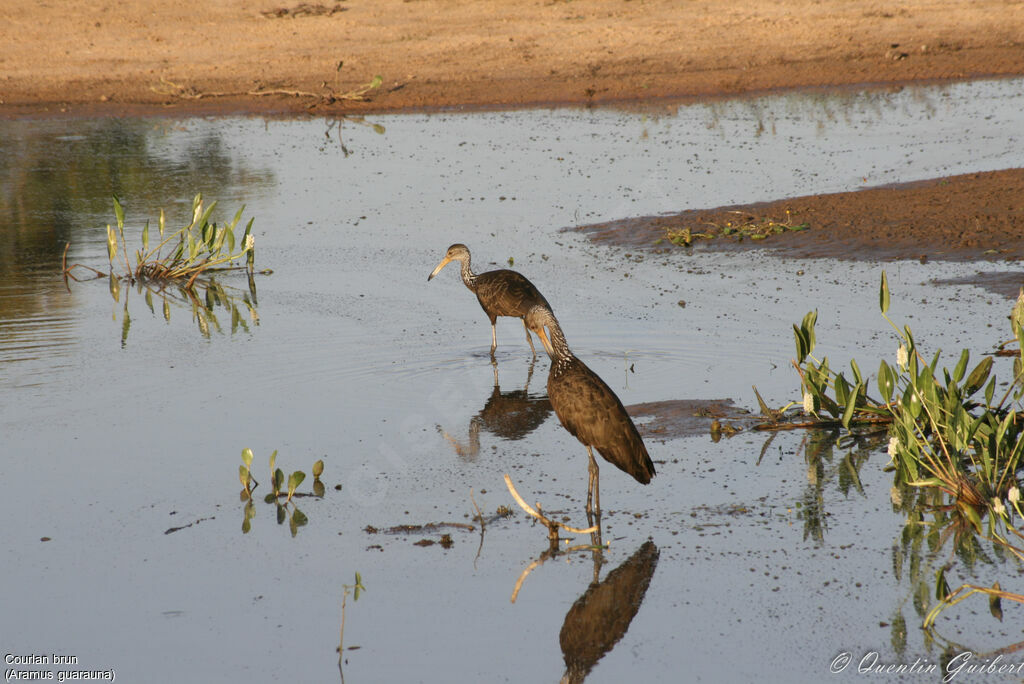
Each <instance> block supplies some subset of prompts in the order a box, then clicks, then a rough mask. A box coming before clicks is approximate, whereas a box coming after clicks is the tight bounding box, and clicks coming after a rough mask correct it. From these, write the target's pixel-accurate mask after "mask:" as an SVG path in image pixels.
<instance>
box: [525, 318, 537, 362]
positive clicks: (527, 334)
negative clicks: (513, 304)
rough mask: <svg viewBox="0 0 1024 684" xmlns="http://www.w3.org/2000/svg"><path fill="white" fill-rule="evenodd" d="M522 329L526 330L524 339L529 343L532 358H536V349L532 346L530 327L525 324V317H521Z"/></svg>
mask: <svg viewBox="0 0 1024 684" xmlns="http://www.w3.org/2000/svg"><path fill="white" fill-rule="evenodd" d="M523 329H524V330H526V341H527V342H529V343H530V351H532V352H533V358H537V350H536V349H535V348H534V346H533V338H532V337H530V328H529V327H527V325H526V319H525V318H524V319H523Z"/></svg>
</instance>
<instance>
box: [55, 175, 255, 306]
mask: <svg viewBox="0 0 1024 684" xmlns="http://www.w3.org/2000/svg"><path fill="white" fill-rule="evenodd" d="M216 206H217V203H216V202H213V203H211V204H210V205H209V206H208V207H206V208H205V209H204V208H203V196H202V194H201V193H200V194H197V195H196V196H195V198H194V199H193V200H192V221H191V223H189V224H188V225H187V226H185V227H184V228H181V229H179V230H177V231H174V232H172V233H168V232H167V231H166V217H165V216H164V211H163V209H161V210H160V218H159V220H158V223H157V230H158V231H159V238H158V239H157V241H156V244H155V245H154V246H153V247H150V236H149V221H148V220H147V221H146V224H145V225H144V226H143V228H142V232H141V236H140V240H141V243H142V249H140V250H136V251H135V265H134V266H133V265H132V263H131V257H130V256H129V253H128V241H127V240H126V239H125V234H124V208H123V207H122V206H121V202H120V200H118V199H117V197H114V216H115V217H116V219H117V228H116V229H115V228H114V227H113V226H111V225H110V224H107V258H108V260H109V262H110V278H111V279H117V280H121V281H126V282H129V283H135V282H139V281H142V282H151V283H160V284H166V283H178V284H182V285H183V286H184V287H186V288H190V287H192V285H193V284H194V283H195V282H196V279H197V278H198V277H199V276H200V275H202V274H203V273H209V272H213V271H227V270H238V269H242V268H245V269H247V270H248V271H249V272H250V273H251V272H252V271H253V267H254V262H255V240H254V238H253V236H252V224H253V221H255V218H251V219H249V223H247V224H246V226H245V232H244V233H243V234H242V235H241V237H240V238H239V239H238V240H237V241H236V239H235V228H236V227H237V226H238V222H239V221H240V220H241V218H242V212H243V211H245V206H244V205H243V206H242V208H241V209H239V210H238V212H237V213H236V214H235V217H234V218H233V219H232V220H231V221H230V222H229V223H227V224H225V225H223V226H220V227H218V226H217V224H216V223H211V222H210V214H211V213H212V212H213V209H214V207H216ZM236 245H237V246H239V247H240V249H239V250H238V251H237V252H236V251H235V247H236ZM69 246H70V244H69ZM64 253H65V262H64V275H65V276H67V277H71V278H72V279H74V280H77V278H75V277H74V274H73V271H74V269H75V268H85V269H88V270H90V271H93V272H94V273H95V274H96V275H97V276H98V277H104V276H106V275H107V274H106V273H102V272H100V271H97V270H96V269H94V268H91V267H89V266H84V265H82V264H73V265H72V266H68V265H67V246H66V247H65V249H64ZM119 254H120V255H121V256H123V258H124V266H125V270H124V271H123V272H122V273H120V274H117V273H115V269H116V268H119V266H115V261H118V256H119ZM243 258H244V259H245V265H244V266H238V265H235V262H236V261H240V260H241V259H243ZM112 287H113V286H112Z"/></svg>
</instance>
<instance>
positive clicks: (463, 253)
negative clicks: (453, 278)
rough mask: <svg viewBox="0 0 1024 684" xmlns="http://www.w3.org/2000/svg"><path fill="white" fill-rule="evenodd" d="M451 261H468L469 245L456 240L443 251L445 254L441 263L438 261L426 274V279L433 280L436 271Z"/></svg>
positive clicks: (439, 270) (438, 271)
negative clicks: (428, 273)
mask: <svg viewBox="0 0 1024 684" xmlns="http://www.w3.org/2000/svg"><path fill="white" fill-rule="evenodd" d="M451 261H462V262H468V261H469V247H466V245H464V244H462V243H459V242H457V243H455V244H454V245H452V246H451V247H449V248H448V251H447V252H445V254H444V259H441V263H439V264H438V265H437V267H436V268H435V269H434V270H433V271H431V272H430V275H428V276H427V280H428V281H430V280H433V279H434V276H436V275H437V274H438V273H440V272H441V269H442V268H444V267H445V266H447V265H448V263H449V262H451Z"/></svg>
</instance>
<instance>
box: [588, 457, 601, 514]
mask: <svg viewBox="0 0 1024 684" xmlns="http://www.w3.org/2000/svg"><path fill="white" fill-rule="evenodd" d="M587 456H588V457H590V463H589V464H588V466H587V522H589V523H590V524H591V525H593V524H594V520H593V518H596V519H597V520H598V524H600V520H601V492H600V483H599V482H598V480H599V474H600V471H599V470H598V467H597V461H595V460H594V452H593V451H592V450H591V448H590V447H589V446H588V447H587ZM592 504H596V505H592Z"/></svg>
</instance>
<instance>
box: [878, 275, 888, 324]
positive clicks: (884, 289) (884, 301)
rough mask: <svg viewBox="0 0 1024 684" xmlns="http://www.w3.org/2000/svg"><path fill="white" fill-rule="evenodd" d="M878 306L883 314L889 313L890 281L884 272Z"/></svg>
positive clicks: (879, 289)
mask: <svg viewBox="0 0 1024 684" xmlns="http://www.w3.org/2000/svg"><path fill="white" fill-rule="evenodd" d="M878 305H879V306H880V307H881V309H882V313H883V314H884V313H888V312H889V279H888V278H886V277H885V271H882V285H881V286H880V287H879V288H878Z"/></svg>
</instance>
